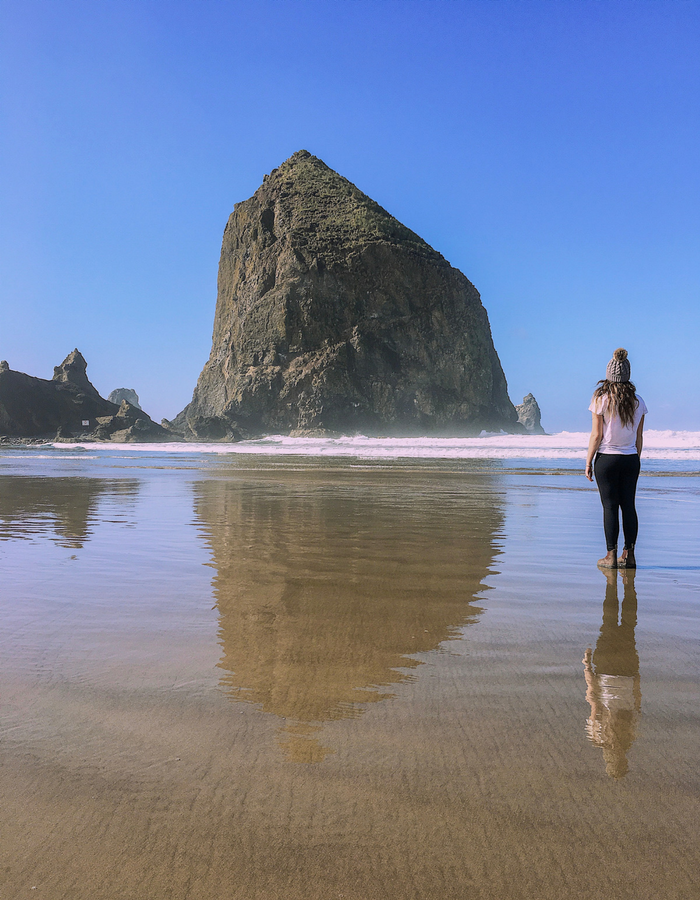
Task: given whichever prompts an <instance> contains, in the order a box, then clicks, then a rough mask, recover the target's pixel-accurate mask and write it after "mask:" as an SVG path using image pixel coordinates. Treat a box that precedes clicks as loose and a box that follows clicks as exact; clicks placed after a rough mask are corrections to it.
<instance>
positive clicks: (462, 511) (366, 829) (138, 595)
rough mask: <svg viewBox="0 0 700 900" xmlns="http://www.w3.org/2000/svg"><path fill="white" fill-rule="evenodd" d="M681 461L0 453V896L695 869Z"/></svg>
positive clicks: (552, 878)
mask: <svg viewBox="0 0 700 900" xmlns="http://www.w3.org/2000/svg"><path fill="white" fill-rule="evenodd" d="M696 482H697V479H693V478H683V477H675V476H674V477H665V478H653V479H646V481H645V480H644V479H643V480H642V482H640V493H639V512H640V521H641V536H640V542H639V544H638V557H639V562H640V568H639V569H638V570H637V572H636V573H608V574H607V575H606V574H605V573H602V572H600V571H599V570H597V569H596V567H595V560H596V559H597V558H598V556H599V555H600V552H599V551H601V542H602V529H601V522H600V517H601V514H600V504H599V501H598V498H597V494H595V492H594V490H591V489H590V488H589V486H588V485H587V483H586V482H584V481H583V479H580V478H579V477H576V476H574V475H571V474H569V473H567V472H562V473H560V474H553V473H551V472H550V473H540V474H538V473H537V472H533V471H531V470H523V471H522V472H513V471H509V472H503V471H499V468H498V466H497V465H494V464H492V463H491V462H487V463H484V464H483V465H480V464H479V463H478V462H477V463H474V461H471V462H470V463H469V466H461V465H459V464H453V463H449V464H443V463H441V462H440V461H429V462H428V463H426V464H417V463H416V462H415V461H412V462H411V463H410V464H408V463H401V462H400V461H399V462H395V463H392V464H390V465H383V464H382V465H379V464H361V463H358V462H356V461H353V460H347V459H345V460H329V459H323V460H315V461H309V460H305V459H301V458H296V459H295V458H286V459H284V460H281V461H280V460H274V459H255V458H251V457H247V458H244V459H240V458H239V459H231V458H229V457H226V456H221V457H216V458H211V457H209V458H207V457H205V456H204V455H202V454H197V453H194V452H193V453H189V454H187V453H180V454H179V455H178V457H177V459H176V460H174V459H173V457H172V456H169V455H168V454H167V453H162V452H156V451H153V453H149V454H143V453H141V454H137V453H131V452H130V451H129V450H128V449H118V448H109V449H106V450H105V451H101V452H94V453H93V452H92V451H91V452H90V453H89V454H82V455H81V454H79V453H77V452H76V453H73V454H69V453H65V452H64V453H58V452H57V453H56V454H53V455H52V454H50V453H44V454H41V455H40V454H38V453H35V454H32V453H31V452H24V453H15V454H14V455H13V454H10V453H4V452H0V624H1V628H0V697H1V698H2V706H1V708H0V795H1V796H2V798H3V815H2V816H1V817H0V897H2V898H4V897H11V898H15V897H23V896H25V895H26V896H41V895H42V892H43V896H46V897H50V898H51V900H63V898H65V900H69V898H70V900H83V898H85V900H87V898H91V900H94V898H105V900H112V898H115V897H120V898H133V900H137V898H138V900H142V898H144V897H148V898H149V900H151V898H153V900H160V898H163V900H165V898H168V900H171V898H175V900H179V898H192V900H194V898H201V897H231V898H241V900H248V898H265V900H267V898H278V897H279V898H282V897H283V898H291V900H295V898H312V900H314V898H319V900H320V898H324V900H325V898H346V900H347V898H352V900H365V898H387V900H405V898H426V900H428V898H430V900H432V898H435V897H440V898H443V897H444V898H506V900H510V898H513V900H515V898H517V900H524V898H528V900H530V898H533V897H535V898H545V900H548V898H552V900H554V898H557V900H561V898H566V900H568V898H571V900H573V898H578V897H580V896H587V897H593V898H601V900H603V898H605V900H609V898H629V900H640V898H642V900H646V898H652V897H653V898H658V897H663V898H679V900H680V898H683V900H686V898H690V897H694V896H696V892H697V889H696V885H697V873H698V864H699V862H700V858H699V857H700V852H699V850H698V847H699V846H700V842H699V841H698V837H699V835H698V825H699V822H700V816H699V815H698V813H699V811H700V810H699V808H698V805H699V804H698V796H699V795H700V790H699V788H700V776H699V775H698V772H699V771H700V765H699V763H700V759H699V758H698V757H699V755H700V754H699V752H698V747H699V746H700V741H699V740H698V737H699V736H700V727H699V726H700V714H699V712H698V711H699V710H700V703H699V702H698V701H700V664H699V662H698V660H699V659H700V657H699V655H698V645H699V640H698V639H699V638H700V624H699V620H698V610H699V607H700V603H699V600H700V571H698V568H697V566H696V565H695V557H694V553H695V550H694V542H695V537H696V536H697V534H698V533H700V502H699V500H700V497H699V495H698V491H699V490H700V485H698V486H696V484H695V483H696ZM582 654H583V666H582V663H581V658H582ZM582 674H583V677H582Z"/></svg>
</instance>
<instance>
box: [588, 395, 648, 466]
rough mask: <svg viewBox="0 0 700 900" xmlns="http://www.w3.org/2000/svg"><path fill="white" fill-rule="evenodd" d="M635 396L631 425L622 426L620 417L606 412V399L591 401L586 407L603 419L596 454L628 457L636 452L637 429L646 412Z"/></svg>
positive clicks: (639, 399) (645, 407)
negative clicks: (601, 436)
mask: <svg viewBox="0 0 700 900" xmlns="http://www.w3.org/2000/svg"><path fill="white" fill-rule="evenodd" d="M636 396H637V409H636V410H635V412H634V419H633V420H632V424H631V425H623V424H622V422H621V421H620V417H619V416H618V415H617V414H616V413H615V414H613V415H612V416H611V415H610V413H609V412H608V400H609V398H608V397H598V399H595V398H594V399H593V400H591V405H590V406H589V407H588V408H589V409H590V411H591V412H594V413H595V414H596V415H598V416H602V417H603V440H602V441H601V442H600V447H598V453H617V454H620V455H622V456H629V455H630V454H632V453H636V452H637V444H636V441H637V428H639V423H640V421H641V419H642V416H645V415H646V414H647V412H648V410H647V405H646V403H645V402H644V401H643V400H642V398H641V397H640V396H639V394H637V395H636Z"/></svg>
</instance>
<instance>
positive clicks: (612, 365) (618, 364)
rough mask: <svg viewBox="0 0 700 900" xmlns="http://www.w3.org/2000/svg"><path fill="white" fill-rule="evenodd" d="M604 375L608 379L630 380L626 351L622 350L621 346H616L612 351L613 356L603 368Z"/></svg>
mask: <svg viewBox="0 0 700 900" xmlns="http://www.w3.org/2000/svg"><path fill="white" fill-rule="evenodd" d="M605 377H606V378H607V380H608V381H629V380H630V361H629V360H628V359H627V351H626V350H623V349H622V347H618V349H617V350H616V351H615V352H614V353H613V357H612V359H611V360H610V362H609V363H608V367H607V369H606V370H605Z"/></svg>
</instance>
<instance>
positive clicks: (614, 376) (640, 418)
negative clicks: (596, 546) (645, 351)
mask: <svg viewBox="0 0 700 900" xmlns="http://www.w3.org/2000/svg"><path fill="white" fill-rule="evenodd" d="M588 408H589V409H590V410H591V413H592V414H593V423H592V428H591V437H590V440H589V442H588V455H587V457H586V478H587V479H588V480H589V481H593V457H595V480H596V484H597V485H598V491H599V492H600V499H601V502H602V504H603V526H604V529H605V542H606V546H607V548H608V552H607V554H606V555H605V556H604V557H603V558H602V559H599V560H598V565H599V566H602V567H603V568H605V569H615V568H617V567H618V566H620V567H621V568H626V569H634V568H635V567H636V565H637V564H636V561H635V558H634V545H635V542H636V540H637V528H638V525H637V511H636V509H635V506H634V495H635V493H636V490H637V478H638V477H639V457H640V456H641V453H642V431H643V430H644V416H645V414H646V412H647V407H646V404H645V403H644V401H643V400H642V398H641V397H640V396H639V394H637V393H636V388H635V386H634V385H633V384H632V382H631V381H630V364H629V360H628V359H627V351H626V350H623V349H622V347H620V348H619V349H618V350H616V351H615V352H614V353H613V358H612V359H611V360H610V362H609V363H608V367H607V370H606V372H605V379H604V380H603V381H599V382H598V387H597V388H596V390H595V392H594V394H593V399H592V400H591V405H590V406H589V407H588ZM620 511H622V529H623V531H624V533H625V549H624V550H623V551H622V556H621V557H620V558H619V559H618V557H617V538H618V535H619V533H620Z"/></svg>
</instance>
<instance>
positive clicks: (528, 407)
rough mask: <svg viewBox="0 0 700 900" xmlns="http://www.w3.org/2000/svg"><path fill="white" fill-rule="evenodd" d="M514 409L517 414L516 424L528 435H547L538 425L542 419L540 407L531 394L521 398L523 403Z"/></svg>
mask: <svg viewBox="0 0 700 900" xmlns="http://www.w3.org/2000/svg"><path fill="white" fill-rule="evenodd" d="M515 409H516V410H517V413H518V422H520V424H521V425H522V426H523V427H524V428H525V430H526V431H527V432H528V434H546V433H547V432H546V431H545V430H544V428H543V427H542V425H541V424H540V419H541V417H542V414H541V412H540V406H539V403H538V402H537V400H535V398H534V397H533V396H532V394H528V395H527V397H523V402H522V403H520V404H519V405H518V406H516V407H515Z"/></svg>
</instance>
